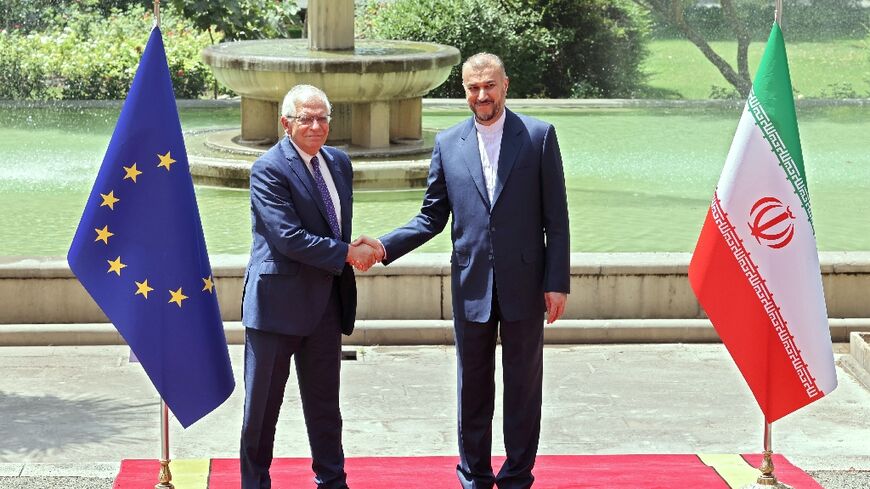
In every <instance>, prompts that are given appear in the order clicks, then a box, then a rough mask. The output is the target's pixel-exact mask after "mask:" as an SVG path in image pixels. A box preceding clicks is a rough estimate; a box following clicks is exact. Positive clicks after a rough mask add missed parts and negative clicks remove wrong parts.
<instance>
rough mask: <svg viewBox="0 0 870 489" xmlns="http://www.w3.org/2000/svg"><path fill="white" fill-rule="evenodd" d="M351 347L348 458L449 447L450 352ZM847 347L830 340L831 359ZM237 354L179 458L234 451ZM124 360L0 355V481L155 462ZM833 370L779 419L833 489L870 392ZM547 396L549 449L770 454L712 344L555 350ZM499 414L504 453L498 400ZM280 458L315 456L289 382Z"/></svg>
mask: <svg viewBox="0 0 870 489" xmlns="http://www.w3.org/2000/svg"><path fill="white" fill-rule="evenodd" d="M353 349H355V350H356V351H357V353H358V358H357V360H355V361H346V362H344V363H343V370H342V411H343V414H344V422H345V431H344V445H345V451H346V454H347V455H348V456H351V457H353V456H378V455H382V456H389V455H405V456H409V455H455V454H456V434H455V431H454V430H455V412H456V405H455V404H456V395H455V380H454V375H455V365H456V362H455V357H454V349H453V347H452V346H368V347H353ZM847 352H848V345H844V344H836V345H835V353H836V355H835V356H836V357H837V358H838V362H839V361H841V360H842V359H843V357H844V356H845V354H846V353H847ZM230 353H231V357H232V360H233V367H234V371H235V373H236V379H237V383H238V384H237V386H236V390H235V392H234V393H233V395H232V396H231V397H230V399H229V400H228V401H227V402H226V403H224V405H223V406H221V407H220V408H218V409H217V410H216V411H215V412H213V413H212V414H211V415H209V416H207V417H206V418H205V419H203V420H201V421H199V422H198V423H196V424H195V425H193V426H192V427H191V428H189V429H187V430H182V429H181V427H180V425H178V423H177V422H175V421H174V420H173V421H172V429H171V434H170V436H171V451H172V458H173V459H184V458H208V457H235V456H237V453H238V436H239V430H240V425H241V416H242V403H243V386H242V384H241V375H240V374H241V368H242V358H241V356H242V355H241V354H242V347H241V346H238V345H232V346H230ZM128 358H129V350H128V349H127V348H126V347H124V346H55V347H2V348H0V372H2V376H0V413H2V418H0V488H16V489H17V488H25V487H26V488H29V489H43V488H45V489H48V488H52V489H54V488H61V487H65V488H66V487H87V488H93V489H101V488H109V487H111V481H112V478H113V477H114V475H115V473H116V472H117V467H118V463H119V461H120V460H121V459H123V458H157V456H158V455H159V436H160V430H159V399H158V397H157V395H156V394H155V392H154V390H153V388H152V387H151V385H150V383H149V382H148V379H147V378H146V376H145V374H144V372H143V371H142V369H141V367H140V366H139V365H138V364H135V363H134V364H131V363H129V361H128ZM496 375H497V376H499V377H500V375H501V374H500V372H497V374H496ZM837 375H838V378H839V382H840V385H839V387H838V388H837V390H835V391H834V392H833V393H832V394H831V395H830V396H828V397H826V398H824V399H822V400H820V401H818V402H816V403H814V404H812V405H810V406H809V407H807V408H805V409H803V410H801V411H799V412H797V413H794V414H792V415H789V416H787V417H786V418H785V419H783V420H781V421H779V422H777V423H775V424H774V430H773V434H774V436H773V446H774V449H775V451H776V452H777V453H782V454H784V455H786V456H787V457H788V458H789V459H790V460H791V461H792V462H793V463H795V464H796V465H798V466H799V467H801V468H803V469H805V470H808V471H810V472H811V473H812V474H813V475H814V476H815V477H816V478H817V480H819V481H820V482H821V483H822V484H823V485H824V486H825V487H826V488H828V489H832V488H836V489H846V488H859V487H860V488H865V489H866V488H868V487H870V391H868V389H867V388H866V387H864V386H862V385H861V384H860V383H858V382H857V381H856V380H855V378H853V377H852V376H851V375H850V374H849V373H847V372H846V371H844V370H843V369H842V368H840V367H838V369H837ZM544 389H545V392H544V412H543V416H544V417H543V421H542V433H541V444H540V453H541V454H614V453H744V452H759V451H760V449H761V438H762V427H763V425H762V423H763V420H762V417H761V414H760V411H759V409H758V407H757V405H756V404H755V401H754V399H753V398H752V396H751V394H750V392H749V389H748V388H747V387H746V384H745V383H744V381H743V379H742V378H741V377H740V375H739V373H738V371H737V369H736V367H735V366H734V364H733V362H732V361H731V359H730V357H729V356H728V354H727V352H726V351H725V349H724V347H723V346H722V345H719V344H692V345H687V344H638V345H619V344H616V345H575V346H563V345H560V346H547V347H546V350H545V372H544ZM496 418H497V419H496V420H495V430H494V432H495V439H494V443H493V444H494V447H500V446H501V444H502V439H501V435H500V429H499V427H500V426H501V404H500V403H499V404H498V405H497V406H496ZM275 451H276V456H286V457H304V456H308V446H307V440H306V437H305V430H304V426H303V423H302V418H301V408H300V403H299V399H298V394H297V390H296V386H295V381H294V380H293V379H292V376H291V383H290V385H288V389H287V396H286V400H285V404H284V409H283V410H282V413H281V418H280V421H279V426H278V435H277V440H276V450H275ZM687 482H689V481H687ZM688 485H690V484H688ZM148 487H151V486H148Z"/></svg>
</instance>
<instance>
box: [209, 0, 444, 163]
mask: <svg viewBox="0 0 870 489" xmlns="http://www.w3.org/2000/svg"><path fill="white" fill-rule="evenodd" d="M353 23H354V1H353V0H309V2H308V30H309V36H308V39H307V40H306V39H280V40H263V41H239V42H228V43H221V44H217V45H214V46H211V47H208V48H206V49H205V50H204V51H203V55H202V56H203V59H204V60H205V62H206V63H207V64H208V65H210V66H211V68H212V70H213V71H214V74H215V77H216V78H217V79H218V81H220V82H221V83H223V84H224V85H226V86H228V87H229V88H231V89H232V90H234V91H235V92H236V93H238V94H239V95H241V98H242V102H241V113H242V117H241V118H242V124H241V132H240V133H239V131H238V129H235V130H232V131H221V132H217V133H214V134H212V135H210V136H209V137H208V138H207V142H206V144H207V145H208V146H209V147H211V148H213V149H220V150H223V151H229V152H231V153H232V152H235V153H237V154H249V155H250V154H255V153H251V150H253V151H255V152H261V151H263V150H265V149H267V148H268V147H269V146H271V145H272V144H274V143H275V141H277V140H278V138H279V137H280V136H282V135H283V129H282V128H281V125H280V123H279V122H278V118H279V115H280V104H281V101H282V100H283V98H284V95H285V94H286V93H287V91H288V90H289V89H290V88H291V87H292V86H294V85H297V84H300V83H306V84H310V85H315V86H317V87H319V88H321V89H322V90H323V91H324V92H326V94H327V96H329V99H330V101H331V102H332V104H333V110H332V124H331V126H330V132H329V139H328V142H327V144H330V145H335V146H340V147H343V148H344V149H346V150H347V151H348V152H349V153H350V154H351V155H352V156H358V155H361V156H397V155H407V154H414V153H417V154H420V153H426V152H428V151H429V150H431V146H428V147H427V146H426V145H425V144H424V138H423V128H422V122H421V120H422V98H423V96H424V95H426V94H427V93H428V92H429V91H430V90H432V89H433V88H435V87H437V86H438V85H440V84H442V83H444V81H445V80H446V79H447V76H448V75H449V74H450V70H451V69H452V67H453V66H455V65H456V64H458V63H459V60H460V57H459V50H457V49H456V48H454V47H451V46H444V45H441V44H434V43H420V42H411V41H372V40H354V24H353Z"/></svg>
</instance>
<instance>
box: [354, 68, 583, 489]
mask: <svg viewBox="0 0 870 489" xmlns="http://www.w3.org/2000/svg"><path fill="white" fill-rule="evenodd" d="M462 81H463V85H464V88H465V96H466V99H467V101H468V105H469V107H470V108H471V110H472V112H473V113H474V117H472V118H469V119H467V120H465V121H463V122H460V123H459V124H457V125H455V126H453V127H451V128H449V129H446V130H445V131H443V132H441V133H440V134H438V136H437V137H436V138H435V148H434V150H433V152H432V163H431V165H430V167H429V179H428V188H427V189H426V194H425V196H424V198H423V205H422V208H421V210H420V213H419V214H418V215H417V216H416V217H414V218H413V219H412V220H411V221H410V222H409V223H408V224H406V225H404V226H402V227H400V228H398V229H396V230H395V231H392V232H390V233H388V234H387V235H385V236H382V237H381V238H380V240H379V241H380V242H379V241H378V240H374V239H372V238H366V237H363V238H360V241H364V242H366V243H368V244H370V245H372V246H374V247H377V248H379V252H380V257H379V258H382V259H383V262H384V264H389V263H390V262H392V261H393V260H396V259H397V258H399V257H401V256H402V255H404V254H406V253H408V252H410V251H411V250H413V249H415V248H417V247H418V246H420V245H421V244H423V243H425V242H426V241H427V240H429V239H431V238H432V237H433V236H435V235H436V234H438V233H440V232H441V231H442V230H443V229H444V227H445V226H446V225H447V221H448V220H449V218H450V215H451V214H452V215H453V222H452V227H451V237H452V240H453V253H452V257H451V263H452V273H451V275H452V283H451V286H452V293H453V316H454V328H455V338H456V352H457V360H458V372H457V374H458V375H457V377H458V379H457V382H458V396H459V427H458V431H459V456H460V462H459V465H458V466H457V475H458V476H459V480H460V483H461V484H462V487H463V488H465V489H480V488H487V489H489V488H492V487H493V485H494V484H495V485H497V486H498V487H499V488H500V489H520V488H528V487H531V485H532V483H533V481H534V477H533V476H532V468H533V467H534V463H535V456H536V454H537V449H538V438H539V436H540V424H541V396H542V375H543V325H544V311H546V313H547V322H549V323H552V322H554V321H556V320H557V319H558V318H559V317H560V316H561V315H562V313H563V312H564V310H565V304H566V302H567V294H568V292H569V276H570V244H569V231H568V204H567V197H566V191H565V177H564V174H563V170H562V158H561V155H560V153H559V144H558V142H557V141H556V132H555V129H554V128H553V126H552V125H550V124H548V123H545V122H542V121H540V120H537V119H533V118H531V117H526V116H523V115H519V114H515V113H513V112H511V111H510V110H508V109H506V108H505V107H504V103H505V98H506V96H507V89H508V77H507V75H506V74H505V69H504V64H503V63H502V61H501V60H500V59H499V58H498V57H497V56H495V55H492V54H488V53H480V54H476V55H474V56H471V57H470V58H468V60H467V61H466V62H465V64H463V66H462ZM499 336H500V337H501V344H502V367H503V370H504V441H505V451H506V453H507V460H506V461H505V463H504V465H503V466H502V467H501V470H499V472H498V474H497V475H495V474H494V473H493V469H492V463H491V459H490V453H491V445H492V417H493V409H494V402H495V382H494V379H493V377H494V372H495V348H496V339H497V338H498V337H499Z"/></svg>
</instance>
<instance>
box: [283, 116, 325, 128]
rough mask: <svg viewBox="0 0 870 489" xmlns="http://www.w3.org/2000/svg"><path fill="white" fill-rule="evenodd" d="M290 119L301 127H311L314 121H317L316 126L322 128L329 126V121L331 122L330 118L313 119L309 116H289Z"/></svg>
mask: <svg viewBox="0 0 870 489" xmlns="http://www.w3.org/2000/svg"><path fill="white" fill-rule="evenodd" d="M290 119H296V122H298V123H299V125H301V126H312V125H314V121H317V123H318V124H320V125H321V126H323V125H325V124H329V121H331V120H332V116H328V115H327V116H321V117H313V116H310V115H294V116H290Z"/></svg>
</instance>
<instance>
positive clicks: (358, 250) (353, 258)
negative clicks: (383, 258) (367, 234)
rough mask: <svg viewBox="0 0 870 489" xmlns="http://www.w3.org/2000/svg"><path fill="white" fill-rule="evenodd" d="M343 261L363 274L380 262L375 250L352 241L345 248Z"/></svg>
mask: <svg viewBox="0 0 870 489" xmlns="http://www.w3.org/2000/svg"><path fill="white" fill-rule="evenodd" d="M357 241H358V240H357ZM345 261H346V262H347V263H350V264H351V265H353V267H354V268H356V269H357V270H360V271H362V272H365V271H366V270H368V269H369V268H371V267H372V265H374V264H375V263H377V262H378V261H380V260H379V259H378V252H377V250H375V248H373V247H371V246H369V245H368V244H365V243H362V242H360V243H357V242H356V241H354V242H353V243H351V244H350V246H348V247H347V259H346V260H345Z"/></svg>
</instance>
